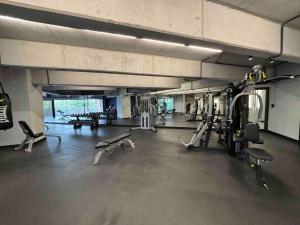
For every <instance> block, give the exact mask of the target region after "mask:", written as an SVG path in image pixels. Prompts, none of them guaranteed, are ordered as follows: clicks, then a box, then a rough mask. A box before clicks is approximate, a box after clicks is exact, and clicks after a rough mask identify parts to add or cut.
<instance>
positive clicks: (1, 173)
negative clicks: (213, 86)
mask: <svg viewBox="0 0 300 225" xmlns="http://www.w3.org/2000/svg"><path fill="white" fill-rule="evenodd" d="M49 127H50V130H49V133H55V134H60V135H61V136H62V138H63V140H62V143H61V144H58V143H57V140H56V139H51V138H48V140H47V141H45V142H41V143H39V144H36V145H35V146H34V149H33V152H32V153H30V154H28V153H24V152H23V151H19V152H14V151H12V149H11V148H2V149H1V150H0V224H1V225H19V224H20V225H35V224H43V225H50V224H51V225H54V224H61V225H96V224H97V225H102V224H103V225H117V224H119V225H168V224H170V225H177V224H178V225H254V224H255V225H269V224H270V225H271V224H272V225H297V224H300V213H299V212H300V173H299V170H300V151H299V149H298V146H297V144H295V143H292V142H290V141H288V140H285V139H281V138H278V137H275V136H273V135H270V134H264V135H263V138H264V139H265V144H264V148H265V149H267V150H268V151H269V152H270V153H271V154H272V155H273V156H274V158H275V160H274V161H273V162H272V163H271V164H269V165H267V166H266V167H265V168H264V171H265V176H266V178H267V181H268V183H269V185H270V187H271V191H266V190H265V189H263V188H261V187H259V186H257V185H256V181H255V174H254V171H253V170H252V169H251V168H249V167H248V166H247V165H246V164H243V163H242V162H240V161H239V160H237V159H236V158H232V157H230V156H228V155H227V154H226V153H224V151H222V150H217V149H214V148H212V149H210V150H203V151H198V152H195V151H194V152H187V151H186V150H185V149H184V147H183V146H181V145H180V144H179V143H178V140H177V136H178V135H181V137H182V138H183V139H186V140H188V139H189V138H190V137H191V135H192V131H191V130H175V129H159V130H158V133H156V134H155V133H152V132H148V131H134V132H133V136H132V139H133V140H134V141H135V142H136V149H134V150H130V148H126V149H125V150H124V151H121V152H118V153H117V154H116V155H114V156H113V157H111V158H110V159H109V160H107V161H105V162H104V163H103V164H102V165H98V166H94V165H92V160H93V157H94V154H95V152H96V151H95V150H94V145H95V144H96V143H97V142H98V141H100V140H103V139H105V138H107V137H111V136H113V135H117V134H120V133H122V132H125V131H128V128H126V127H107V128H100V129H99V130H98V131H96V132H91V130H90V129H89V128H88V127H83V128H82V129H81V130H78V131H76V132H75V131H74V130H73V128H72V126H67V125H49ZM212 139H213V140H212V145H211V146H212V147H216V144H214V143H215V142H216V140H215V137H213V138H212Z"/></svg>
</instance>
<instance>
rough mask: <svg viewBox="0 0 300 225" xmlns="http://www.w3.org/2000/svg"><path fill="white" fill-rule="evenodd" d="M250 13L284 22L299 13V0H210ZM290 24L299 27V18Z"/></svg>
mask: <svg viewBox="0 0 300 225" xmlns="http://www.w3.org/2000/svg"><path fill="white" fill-rule="evenodd" d="M210 1H212V2H216V3H220V4H223V5H228V6H231V7H233V8H237V9H240V10H242V11H245V12H249V13H251V14H255V15H258V16H262V17H265V18H268V19H271V20H275V21H278V22H284V21H287V20H289V19H291V18H292V17H294V16H297V15H299V14H300V0H210ZM291 24H293V25H296V26H297V27H300V19H297V20H295V21H293V22H292V23H291Z"/></svg>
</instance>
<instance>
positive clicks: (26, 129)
mask: <svg viewBox="0 0 300 225" xmlns="http://www.w3.org/2000/svg"><path fill="white" fill-rule="evenodd" d="M19 124H20V127H21V128H22V130H23V132H24V134H26V135H27V134H28V135H29V136H30V137H33V136H34V133H33V132H32V130H31V129H30V127H29V126H28V124H27V123H26V122H25V121H19Z"/></svg>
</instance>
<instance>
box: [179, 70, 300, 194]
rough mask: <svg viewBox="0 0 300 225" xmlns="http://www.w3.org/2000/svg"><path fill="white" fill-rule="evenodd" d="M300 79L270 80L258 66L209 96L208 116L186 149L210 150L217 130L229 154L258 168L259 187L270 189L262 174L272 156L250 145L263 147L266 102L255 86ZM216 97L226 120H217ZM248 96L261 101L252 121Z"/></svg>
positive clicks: (283, 77)
mask: <svg viewBox="0 0 300 225" xmlns="http://www.w3.org/2000/svg"><path fill="white" fill-rule="evenodd" d="M295 77H298V76H277V77H272V78H267V76H266V74H265V72H264V69H263V67H262V66H261V65H256V66H254V67H253V68H252V70H251V72H250V73H247V74H246V75H245V77H244V79H243V80H242V81H240V82H239V83H238V84H235V85H234V84H233V83H230V84H229V86H228V87H227V88H225V89H224V90H222V91H220V92H218V93H215V94H211V93H209V94H207V95H206V99H205V100H206V103H207V105H206V113H205V114H204V120H203V121H201V122H200V123H199V125H198V128H197V130H196V131H195V132H194V134H193V136H192V139H191V141H190V142H189V143H184V142H183V141H181V143H182V144H183V145H184V146H185V147H186V148H187V149H201V148H207V147H208V143H209V138H210V134H211V131H212V129H213V127H214V128H216V131H217V133H218V134H219V139H220V140H219V143H222V144H224V146H225V149H226V150H227V152H228V154H229V155H231V156H235V157H237V158H239V159H240V160H243V161H244V160H245V161H247V162H249V164H250V165H251V167H253V168H255V171H256V178H257V182H258V184H259V185H260V186H263V187H265V188H266V189H269V188H268V185H267V184H266V181H265V178H264V176H263V175H262V163H263V162H270V161H272V160H273V157H272V156H271V155H270V154H269V153H268V152H267V151H265V150H264V149H262V148H257V147H252V146H250V147H249V142H251V143H254V144H263V140H261V139H260V138H259V125H258V123H259V122H263V121H261V118H262V112H263V107H264V106H263V101H262V98H261V96H260V95H258V94H257V93H256V92H255V87H256V85H260V84H267V83H271V82H278V81H281V80H286V79H293V78H295ZM214 96H222V98H224V102H223V104H225V110H224V112H225V117H224V118H223V119H222V120H220V119H218V120H215V118H214V117H215V112H214V100H213V98H214ZM249 96H255V97H256V98H257V99H258V100H259V110H258V116H257V120H256V121H255V122H253V121H252V122H250V121H249V119H248V118H249V112H248V111H249V108H248V102H249Z"/></svg>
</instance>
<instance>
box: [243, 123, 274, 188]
mask: <svg viewBox="0 0 300 225" xmlns="http://www.w3.org/2000/svg"><path fill="white" fill-rule="evenodd" d="M244 141H245V142H249V141H250V142H252V143H254V144H263V143H264V141H263V140H262V139H260V138H259V125H258V124H257V123H249V124H247V125H246V129H245V135H244ZM244 157H245V159H247V161H248V162H249V163H250V165H251V166H252V167H254V168H255V170H256V180H257V183H258V185H260V186H263V187H265V188H266V189H268V190H269V187H268V185H267V184H266V179H265V177H264V176H263V174H262V167H261V166H262V163H263V162H266V163H267V162H271V161H272V160H273V157H272V156H271V155H270V154H269V153H268V152H266V151H265V150H264V149H261V148H249V147H246V148H245V149H244ZM251 158H254V160H255V162H253V161H252V160H251Z"/></svg>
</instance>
